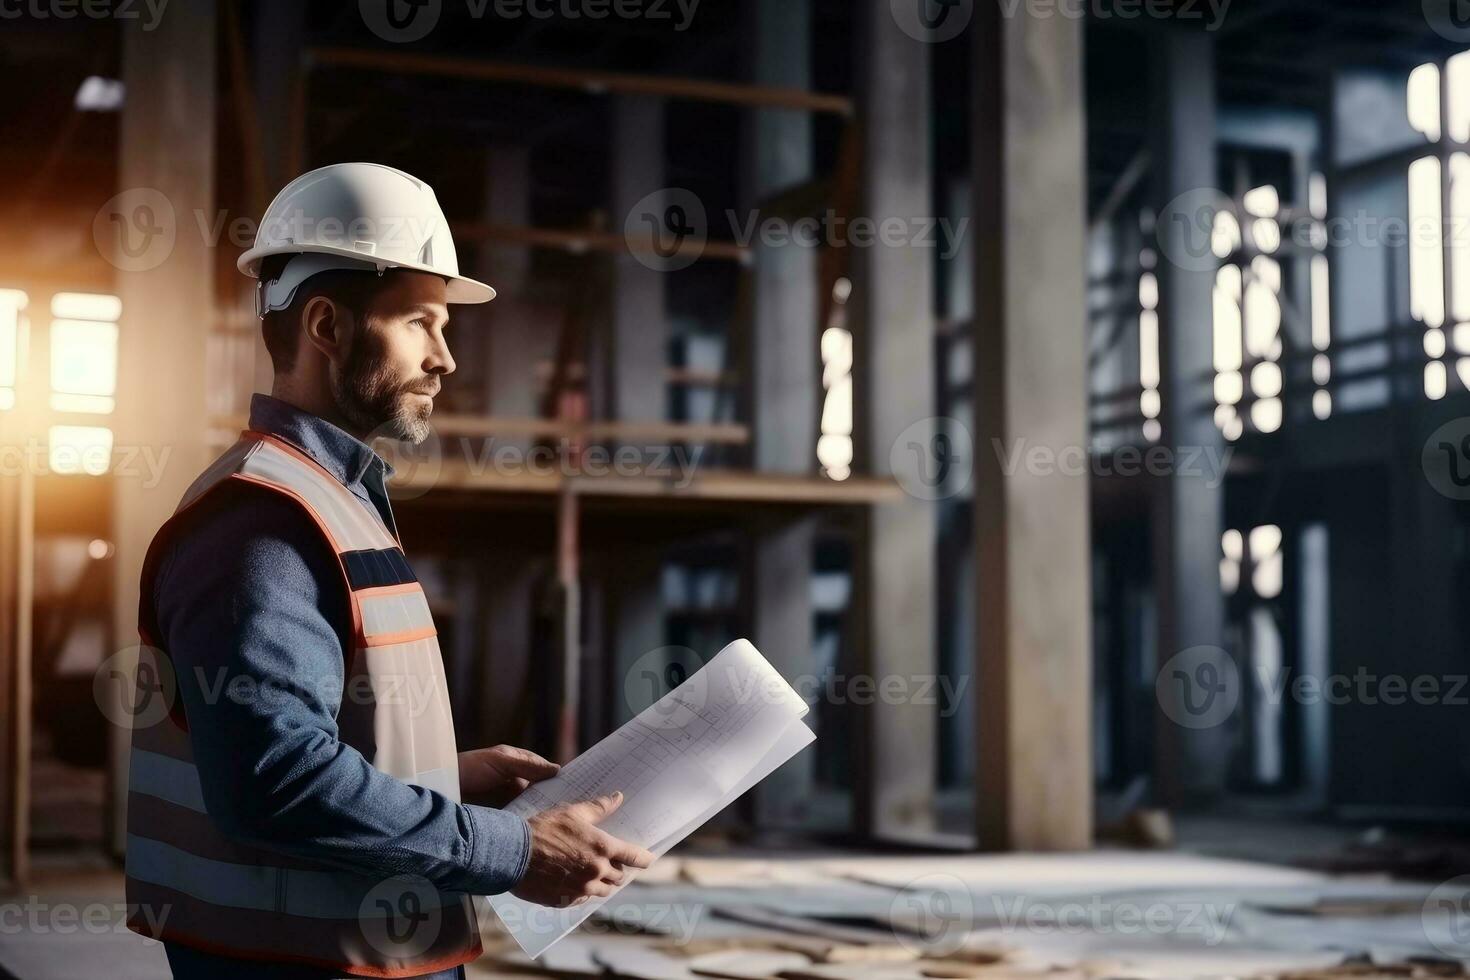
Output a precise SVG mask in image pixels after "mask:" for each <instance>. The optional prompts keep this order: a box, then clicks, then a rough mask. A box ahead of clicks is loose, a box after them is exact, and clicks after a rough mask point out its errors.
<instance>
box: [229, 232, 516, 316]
mask: <svg viewBox="0 0 1470 980" xmlns="http://www.w3.org/2000/svg"><path fill="white" fill-rule="evenodd" d="M307 254H315V255H338V256H341V257H342V258H344V259H357V260H358V261H360V262H371V263H373V264H375V265H378V266H380V267H381V268H385V269H408V270H410V271H412V272H426V273H428V274H429V275H431V276H438V277H439V278H441V279H444V280H446V283H447V285H446V288H445V293H444V301H445V302H446V303H455V304H465V305H472V304H476V303H488V302H490V301H491V300H492V299H494V298H495V288H494V287H493V286H489V285H487V284H485V283H483V282H480V281H479V280H478V279H471V278H470V277H469V276H451V275H447V274H446V273H444V272H443V271H442V270H440V269H436V268H434V267H433V266H431V265H424V264H423V263H420V262H383V261H380V260H378V259H375V258H374V257H373V256H371V255H367V254H365V253H363V252H359V251H358V250H356V249H352V248H339V247H337V246H333V245H311V246H308V247H304V248H279V247H268V248H252V249H251V250H250V251H248V252H246V253H245V254H244V255H242V256H240V260H239V261H238V262H236V263H235V267H236V268H237V269H239V270H240V271H241V272H243V273H245V275H247V276H249V277H251V278H252V279H259V278H260V264H261V262H262V261H263V260H264V259H267V258H269V257H270V256H272V255H307Z"/></svg>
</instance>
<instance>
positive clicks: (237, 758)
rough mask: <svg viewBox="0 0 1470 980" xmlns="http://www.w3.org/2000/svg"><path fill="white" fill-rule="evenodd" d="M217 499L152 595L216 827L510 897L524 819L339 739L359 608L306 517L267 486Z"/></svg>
mask: <svg viewBox="0 0 1470 980" xmlns="http://www.w3.org/2000/svg"><path fill="white" fill-rule="evenodd" d="M214 496H218V497H220V498H221V500H220V501H218V502H216V501H213V500H211V501H205V502H204V504H203V505H201V506H203V507H207V509H206V510H203V511H202V512H201V516H200V517H199V518H197V519H195V520H194V521H192V522H191V525H190V526H189V527H188V528H186V533H184V534H183V535H182V536H181V540H180V541H179V543H178V544H177V545H176V546H175V547H174V549H173V551H172V552H171V553H169V554H166V555H165V556H164V559H163V562H162V563H161V565H160V569H159V573H158V575H157V578H156V580H155V591H154V602H155V608H156V610H157V616H156V620H157V622H158V625H159V629H160V631H161V634H160V635H161V639H162V640H163V645H164V648H165V649H166V651H167V652H168V654H169V656H170V658H171V659H172V661H173V663H174V667H175V673H176V675H177V678H178V689H179V694H180V697H181V699H182V704H183V707H184V711H185V715H186V717H187V718H188V721H189V735H190V741H191V743H192V747H193V750H194V758H195V762H196V764H197V766H198V769H199V779H200V784H201V788H202V791H203V797H204V804H205V808H206V809H207V811H208V812H209V816H210V818H211V819H212V820H213V821H214V822H215V824H216V825H217V826H218V827H219V828H220V830H221V831H222V832H224V833H225V834H226V835H227V836H230V837H233V838H235V839H238V840H241V841H245V842H248V843H250V844H253V845H256V846H259V847H263V848H266V849H269V850H276V851H279V852H282V853H285V854H290V855H295V856H299V857H303V858H308V859H312V860H317V861H321V862H323V863H326V864H330V865H333V866H337V867H341V868H344V869H346V870H350V871H355V872H359V873H362V874H368V875H375V876H382V877H391V876H394V875H418V876H420V877H423V878H425V879H427V880H428V881H430V882H432V883H433V884H434V885H435V886H437V887H439V888H441V889H443V890H445V891H453V892H467V893H471V894H496V893H499V892H503V891H506V890H508V889H510V888H512V887H513V886H514V885H515V884H516V883H517V882H519V881H520V879H521V877H522V876H523V875H524V874H525V870H526V865H527V863H528V862H529V860H530V853H531V832H530V827H529V826H528V825H527V823H526V821H525V820H524V819H522V818H521V817H519V816H516V815H514V814H510V813H506V812H505V811H503V810H495V809H491V808H488V807H480V806H472V805H467V804H460V803H455V802H454V801H453V800H451V799H449V798H448V797H446V796H443V795H442V794H439V793H435V792H433V791H431V790H427V789H424V788H422V787H418V786H412V785H409V784H408V783H405V782H403V781H401V780H399V779H396V778H394V777H393V776H390V775H388V774H386V773H383V772H380V771H379V770H377V769H375V768H373V766H372V765H371V764H370V763H369V762H368V761H367V759H366V758H364V757H363V756H362V754H361V753H359V752H358V751H357V750H356V749H354V748H352V747H351V746H348V745H345V744H343V743H342V742H340V741H339V740H338V730H337V722H336V717H337V710H338V708H339V706H340V703H341V700H340V698H341V692H342V689H343V682H344V676H343V675H344V650H345V647H346V646H347V645H348V644H350V643H351V634H350V625H348V624H350V622H351V614H350V605H349V600H348V598H347V595H346V590H345V589H344V588H343V586H342V580H341V571H340V570H339V568H338V565H337V559H336V556H335V555H333V554H332V552H331V549H330V548H329V547H328V545H327V542H326V541H325V540H324V539H323V538H322V537H321V532H320V530H319V529H318V528H317V527H316V525H315V524H314V523H313V522H312V520H311V518H310V517H309V516H308V515H307V514H306V513H305V512H304V511H303V510H301V509H300V508H299V506H298V505H297V504H296V503H294V502H292V501H290V500H288V499H286V498H284V497H280V496H277V495H275V494H273V493H271V492H270V491H268V490H262V489H260V488H253V487H250V488H238V489H237V488H228V489H227V488H220V489H219V490H217V491H215V494H214ZM211 503H215V504H216V506H212V507H208V505H209V504H211ZM218 503H224V504H227V505H226V506H219V505H218Z"/></svg>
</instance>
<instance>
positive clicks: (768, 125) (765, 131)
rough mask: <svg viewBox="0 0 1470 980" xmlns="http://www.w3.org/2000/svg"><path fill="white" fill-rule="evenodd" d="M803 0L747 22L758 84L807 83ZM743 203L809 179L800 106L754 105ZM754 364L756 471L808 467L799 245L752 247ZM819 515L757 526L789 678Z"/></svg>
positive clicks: (800, 642)
mask: <svg viewBox="0 0 1470 980" xmlns="http://www.w3.org/2000/svg"><path fill="white" fill-rule="evenodd" d="M811 21H812V15H811V3H810V0H759V2H758V3H756V4H755V5H754V8H753V10H752V11H751V16H750V20H749V23H750V24H751V30H752V32H753V36H754V41H755V43H754V45H753V48H752V58H753V64H752V78H753V81H755V82H756V83H757V84H761V85H781V86H787V87H791V88H799V89H805V88H810V87H811ZM748 119H749V128H748V130H747V132H748V133H749V134H750V140H749V143H748V144H747V146H746V147H745V151H746V161H745V167H746V195H745V197H746V201H747V206H749V207H751V208H758V207H759V206H760V202H761V201H762V200H764V199H766V198H767V197H770V196H771V195H774V194H778V193H780V192H781V191H784V190H787V189H789V188H791V187H793V186H796V185H799V184H802V183H805V182H806V181H809V180H811V179H812V169H813V161H812V119H811V116H810V114H808V113H805V112H792V111H787V110H777V109H770V110H754V111H752V112H750V113H749V115H748ZM753 247H754V262H753V265H752V267H751V271H750V275H751V277H752V284H751V285H752V288H751V296H752V303H751V310H752V321H751V328H752V333H753V338H752V344H751V348H752V350H751V359H750V363H751V365H752V367H753V377H752V378H751V389H750V390H751V392H752V400H751V410H752V414H753V418H752V420H751V421H752V423H753V425H754V435H755V468H756V469H757V470H760V471H762V472H773V473H810V472H811V471H812V469H813V467H814V463H815V460H816V446H817V426H816V421H817V414H818V394H819V393H820V390H821V385H820V381H819V378H820V371H821V368H820V366H819V365H818V363H817V349H818V343H817V330H818V324H817V319H818V317H819V316H820V315H821V313H820V302H819V298H818V289H819V284H818V282H817V256H816V252H815V250H814V249H810V248H803V247H800V246H797V245H788V246H786V247H769V246H765V245H761V244H760V243H759V240H758V239H757V241H756V243H755V244H754V246H753ZM815 539H816V520H815V519H813V518H810V517H798V518H785V519H778V518H773V519H771V520H767V521H762V522H761V523H760V524H758V525H757V526H756V527H755V528H754V534H753V542H752V549H751V563H752V568H751V573H752V574H751V587H752V596H751V599H752V602H751V608H752V611H753V618H754V636H753V639H754V641H755V644H756V646H757V647H758V648H759V649H760V650H761V652H762V653H764V654H765V655H766V656H767V657H768V658H769V659H770V661H771V663H772V665H773V666H775V667H776V669H777V670H779V671H780V672H781V674H782V675H783V676H784V677H786V678H787V679H788V680H792V681H794V680H796V679H797V678H798V677H801V676H803V675H805V674H810V673H811V672H812V670H813V662H812V645H813V643H814V642H815V636H814V625H813V624H814V619H813V614H812V601H811V580H812V560H813V549H814V547H815ZM816 758H817V755H816V753H815V752H803V753H801V754H800V755H798V756H797V757H796V758H795V759H793V760H792V761H791V762H789V763H787V764H786V765H785V766H782V767H781V768H780V769H779V770H777V771H776V772H774V773H772V774H771V776H770V777H768V778H767V779H766V780H765V781H763V782H762V783H761V784H760V786H758V787H757V788H756V791H755V793H754V798H755V821H756V823H757V825H758V826H760V827H763V828H776V827H791V826H794V825H796V824H798V823H800V821H801V817H800V815H799V813H798V812H797V809H798V807H800V806H801V805H802V804H803V803H804V802H805V801H806V800H807V799H808V798H809V797H810V795H811V789H812V784H813V783H814V781H815V766H816Z"/></svg>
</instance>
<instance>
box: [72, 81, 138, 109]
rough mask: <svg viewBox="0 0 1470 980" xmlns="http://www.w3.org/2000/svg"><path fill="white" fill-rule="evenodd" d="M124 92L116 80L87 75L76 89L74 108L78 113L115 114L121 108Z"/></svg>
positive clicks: (121, 85)
mask: <svg viewBox="0 0 1470 980" xmlns="http://www.w3.org/2000/svg"><path fill="white" fill-rule="evenodd" d="M125 91H126V89H125V88H124V86H123V83H122V82H120V81H119V80H117V79H116V78H103V77H101V76H100V75H88V76H87V77H86V79H85V80H83V82H82V84H81V86H80V87H79V88H78V89H77V94H76V100H75V102H76V108H77V110H78V111H80V112H116V111H118V110H119V109H121V108H122V107H123V96H124V93H125Z"/></svg>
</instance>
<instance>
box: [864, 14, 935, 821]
mask: <svg viewBox="0 0 1470 980" xmlns="http://www.w3.org/2000/svg"><path fill="white" fill-rule="evenodd" d="M862 10H863V13H862V25H861V26H862V30H861V31H860V32H859V36H860V37H861V38H863V40H864V41H865V42H866V43H865V47H864V49H863V50H861V51H860V55H859V57H858V59H857V63H858V64H859V65H861V66H862V69H863V75H862V78H861V79H860V81H859V86H860V90H861V93H862V111H863V118H862V121H861V124H862V127H863V171H864V173H863V197H862V205H861V207H860V208H859V212H858V213H859V215H860V216H862V217H864V218H867V219H870V220H872V221H873V222H875V223H877V224H878V226H880V227H881V226H882V224H883V223H884V222H885V221H888V220H891V219H898V220H900V221H904V222H908V223H910V225H911V226H914V227H916V226H915V225H913V223H914V222H915V221H916V220H917V219H922V218H923V217H924V216H926V215H933V214H934V202H933V200H932V189H933V161H932V152H931V140H930V117H931V114H932V113H931V105H930V94H929V89H930V83H929V59H930V52H931V50H932V49H931V47H930V45H928V44H926V43H924V42H921V41H917V40H915V39H914V38H912V37H910V36H909V35H908V34H906V33H904V32H903V31H902V30H900V29H899V26H898V24H897V22H896V21H895V20H894V17H893V13H892V10H891V5H890V4H889V3H888V0H867V2H865V3H864V4H863V5H862ZM854 257H855V259H856V260H857V261H858V263H859V265H858V272H859V274H858V275H857V277H856V278H855V287H856V292H855V298H856V299H857V301H858V311H859V331H858V334H857V348H856V349H857V355H856V356H857V368H856V370H857V379H856V380H857V383H858V387H857V390H858V397H857V404H856V407H855V411H857V412H858V413H865V418H864V421H865V422H866V425H863V424H862V423H859V432H858V437H859V439H860V440H861V441H862V442H863V446H862V447H861V448H860V449H859V457H858V458H859V460H861V459H863V458H864V457H866V459H867V461H868V465H869V466H870V467H871V469H872V471H873V472H874V473H875V474H878V475H883V474H888V473H892V472H893V470H892V465H891V459H892V456H893V454H892V453H891V450H892V448H893V446H894V444H895V443H896V442H897V441H898V440H899V439H900V437H901V435H902V434H903V433H904V432H905V431H906V430H909V429H910V427H911V426H914V425H915V424H918V423H923V422H924V420H926V419H929V418H932V416H933V415H934V410H935V401H934V380H935V379H934V331H935V323H934V309H935V282H934V279H935V262H936V255H935V251H934V249H933V248H927V247H922V246H914V245H885V244H883V243H882V241H878V242H875V243H873V244H870V245H867V246H865V247H863V248H861V249H859V250H858V251H857V253H856V254H855V256H854ZM894 475H897V476H903V474H894ZM908 485H912V484H908ZM935 527H936V514H935V507H934V504H933V502H932V501H930V500H924V499H919V498H918V497H905V498H904V499H903V500H901V501H899V502H895V503H885V504H879V505H875V506H874V507H873V508H872V510H871V512H870V517H869V533H868V535H867V542H866V543H867V548H866V557H865V560H864V564H865V566H866V578H867V581H866V593H867V599H868V602H867V611H868V632H867V637H866V640H867V642H866V644H865V645H866V651H865V652H866V666H865V670H864V672H865V673H867V674H870V675H871V676H872V677H873V679H874V681H875V682H876V684H877V685H878V690H879V691H882V690H883V689H884V685H885V682H887V683H892V682H891V680H890V679H892V678H903V679H905V680H907V679H908V678H912V677H914V676H915V675H918V676H929V677H933V676H935V675H936V674H937V672H938V669H939V663H938V651H937V647H936V642H935V630H934V609H935V597H934V563H935V552H934V543H935ZM917 700H918V699H914V698H897V699H895V698H892V697H888V696H878V697H876V698H875V699H874V702H873V704H872V705H871V706H869V707H867V708H865V709H863V710H864V720H865V721H864V725H863V733H864V734H863V738H864V749H865V752H864V756H865V765H864V766H863V772H862V773H861V778H862V780H863V783H862V787H863V788H862V792H861V798H860V800H859V807H858V823H859V826H860V828H861V829H862V830H863V831H864V832H866V833H868V834H870V835H872V836H875V837H881V838H887V839H902V838H914V837H923V836H926V835H928V834H930V833H931V832H932V831H933V829H934V791H935V768H936V767H935V765H934V755H935V752H936V751H937V748H938V742H937V738H938V736H937V722H938V718H937V715H938V709H937V708H936V707H935V706H934V705H933V704H920V703H916V701H917Z"/></svg>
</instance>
